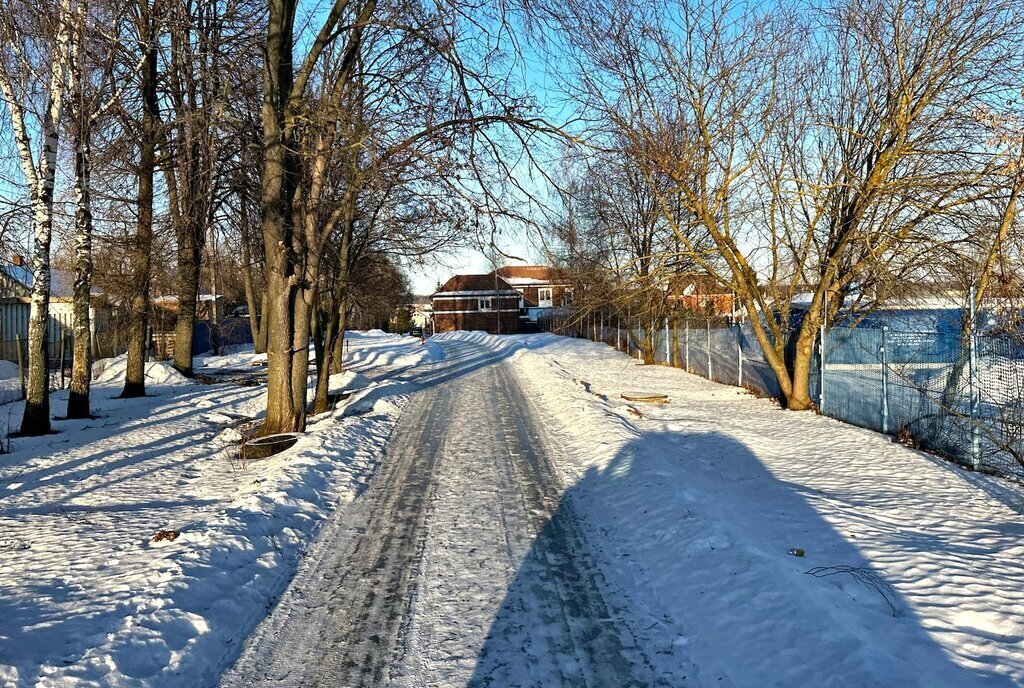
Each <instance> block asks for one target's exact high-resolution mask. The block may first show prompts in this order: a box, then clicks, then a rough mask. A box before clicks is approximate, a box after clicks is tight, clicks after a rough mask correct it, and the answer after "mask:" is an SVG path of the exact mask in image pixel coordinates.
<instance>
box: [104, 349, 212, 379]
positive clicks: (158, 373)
mask: <svg viewBox="0 0 1024 688" xmlns="http://www.w3.org/2000/svg"><path fill="white" fill-rule="evenodd" d="M104 364H105V365H104V366H103V372H101V373H100V374H99V376H98V377H97V378H96V383H98V384H103V385H123V384H124V380H125V376H126V374H127V370H128V356H127V354H123V355H121V356H118V357H117V358H114V359H105V360H104ZM146 384H147V385H154V386H157V387H167V386H176V385H191V384H193V383H192V380H189V379H188V378H187V377H185V376H184V375H182V374H181V373H179V372H178V371H177V370H175V369H174V367H173V366H172V365H171V364H170V363H167V362H166V361H149V362H148V363H146Z"/></svg>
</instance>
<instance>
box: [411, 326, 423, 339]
mask: <svg viewBox="0 0 1024 688" xmlns="http://www.w3.org/2000/svg"><path fill="white" fill-rule="evenodd" d="M409 336H410V337H422V336H423V328H422V327H413V328H412V329H410V330H409Z"/></svg>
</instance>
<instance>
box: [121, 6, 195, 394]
mask: <svg viewBox="0 0 1024 688" xmlns="http://www.w3.org/2000/svg"><path fill="white" fill-rule="evenodd" d="M140 7H141V10H142V12H141V14H142V16H141V19H140V21H141V29H142V32H143V35H144V36H145V43H144V44H143V45H142V46H141V47H142V50H143V51H145V54H144V59H143V65H142V69H141V73H142V84H141V91H142V101H143V108H142V126H141V130H140V132H139V170H138V178H139V190H138V220H137V224H136V229H135V240H134V242H133V245H132V268H133V283H134V288H135V291H134V293H133V294H132V296H131V299H130V302H129V304H128V308H129V313H128V317H129V320H128V365H127V369H126V371H125V380H124V390H122V392H121V396H122V397H141V396H145V394H146V356H147V353H148V350H149V341H148V337H147V334H148V331H149V313H148V311H149V279H150V273H151V270H152V266H151V261H152V245H153V181H154V176H155V173H156V138H157V137H156V126H157V117H158V116H159V110H158V104H157V92H156V89H157V79H156V76H157V42H156V36H155V35H154V33H155V30H154V20H153V17H152V16H151V14H150V7H149V2H148V0H143V2H142V3H141V4H140ZM180 305H181V304H179V306H180Z"/></svg>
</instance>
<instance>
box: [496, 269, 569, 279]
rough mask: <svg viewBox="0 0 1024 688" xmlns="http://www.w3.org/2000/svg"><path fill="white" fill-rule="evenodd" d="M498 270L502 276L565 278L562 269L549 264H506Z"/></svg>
mask: <svg viewBox="0 0 1024 688" xmlns="http://www.w3.org/2000/svg"><path fill="white" fill-rule="evenodd" d="M497 272H498V274H499V275H501V276H502V277H525V278H528V279H535V280H543V281H545V282H552V281H556V280H564V279H565V275H564V273H563V272H562V271H561V270H559V269H558V268H553V267H551V266H549V265H506V266H504V267H501V268H498V270H497Z"/></svg>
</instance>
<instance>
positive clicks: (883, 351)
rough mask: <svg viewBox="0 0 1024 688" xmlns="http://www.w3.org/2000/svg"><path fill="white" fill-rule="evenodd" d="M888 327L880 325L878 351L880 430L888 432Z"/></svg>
mask: <svg viewBox="0 0 1024 688" xmlns="http://www.w3.org/2000/svg"><path fill="white" fill-rule="evenodd" d="M888 332H889V327H888V326H885V325H883V326H882V345H881V346H880V347H878V352H879V353H880V354H881V355H882V432H884V433H886V434H888V432H889V354H888V352H887V351H886V334H887V333H888Z"/></svg>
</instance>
